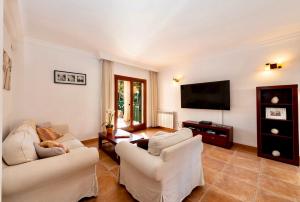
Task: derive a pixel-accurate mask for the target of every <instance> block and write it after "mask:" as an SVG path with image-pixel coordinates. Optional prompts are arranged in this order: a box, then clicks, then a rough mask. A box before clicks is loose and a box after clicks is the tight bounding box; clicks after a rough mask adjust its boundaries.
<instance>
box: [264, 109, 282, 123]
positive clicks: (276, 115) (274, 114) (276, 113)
mask: <svg viewBox="0 0 300 202" xmlns="http://www.w3.org/2000/svg"><path fill="white" fill-rule="evenodd" d="M266 119H277V120H286V108H271V107H267V108H266Z"/></svg>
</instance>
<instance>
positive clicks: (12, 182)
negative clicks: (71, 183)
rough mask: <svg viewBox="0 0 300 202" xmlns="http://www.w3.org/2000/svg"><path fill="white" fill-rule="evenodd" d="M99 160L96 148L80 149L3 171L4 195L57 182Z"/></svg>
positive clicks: (9, 167)
mask: <svg viewBox="0 0 300 202" xmlns="http://www.w3.org/2000/svg"><path fill="white" fill-rule="evenodd" d="M98 160H99V153H98V150H97V149H96V148H86V147H82V148H78V149H74V150H72V151H71V152H70V153H66V154H63V155H59V156H55V157H50V158H45V159H40V160H35V161H31V162H28V163H24V164H19V165H15V166H8V167H6V168H4V169H3V175H2V177H3V179H2V188H3V189H2V191H3V194H4V195H10V194H17V193H18V192H20V191H23V190H28V189H31V188H33V187H38V186H40V185H43V184H45V183H51V182H55V181H57V180H58V179H60V178H63V177H65V176H70V175H74V174H76V172H78V171H80V170H83V169H85V168H88V167H90V166H93V165H95V164H96V163H97V162H98Z"/></svg>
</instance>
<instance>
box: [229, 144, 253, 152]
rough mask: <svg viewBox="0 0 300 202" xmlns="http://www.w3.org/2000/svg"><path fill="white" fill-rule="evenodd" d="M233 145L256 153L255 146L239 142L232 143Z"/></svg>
mask: <svg viewBox="0 0 300 202" xmlns="http://www.w3.org/2000/svg"><path fill="white" fill-rule="evenodd" d="M233 147H237V148H242V149H243V150H247V151H251V152H255V153H257V147H253V146H249V145H245V144H240V143H235V142H234V143H233Z"/></svg>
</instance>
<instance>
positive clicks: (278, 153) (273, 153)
mask: <svg viewBox="0 0 300 202" xmlns="http://www.w3.org/2000/svg"><path fill="white" fill-rule="evenodd" d="M272 155H273V156H276V157H278V156H280V152H279V151H278V150H274V151H272Z"/></svg>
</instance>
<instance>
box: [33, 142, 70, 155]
mask: <svg viewBox="0 0 300 202" xmlns="http://www.w3.org/2000/svg"><path fill="white" fill-rule="evenodd" d="M34 147H35V150H36V153H37V155H38V157H39V158H48V157H52V156H58V155H61V154H65V153H66V152H65V150H64V149H63V148H62V147H51V148H45V147H41V146H40V145H39V144H38V143H34Z"/></svg>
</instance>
